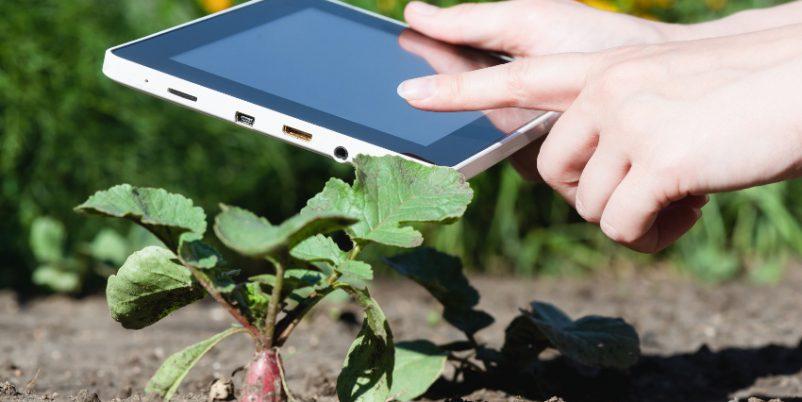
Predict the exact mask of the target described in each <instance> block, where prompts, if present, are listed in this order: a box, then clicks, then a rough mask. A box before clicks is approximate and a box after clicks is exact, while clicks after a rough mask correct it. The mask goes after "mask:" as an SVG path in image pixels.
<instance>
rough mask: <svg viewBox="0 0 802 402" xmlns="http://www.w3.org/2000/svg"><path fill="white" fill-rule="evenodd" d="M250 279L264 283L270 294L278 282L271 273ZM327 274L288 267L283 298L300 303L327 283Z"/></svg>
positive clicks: (282, 292) (282, 287)
mask: <svg viewBox="0 0 802 402" xmlns="http://www.w3.org/2000/svg"><path fill="white" fill-rule="evenodd" d="M249 280H250V281H253V282H257V283H259V284H261V285H264V287H265V292H266V293H268V294H270V292H272V289H273V286H274V285H275V283H276V276H275V275H271V274H262V275H256V276H252V277H250V278H249ZM325 280H326V275H325V274H323V273H322V272H318V271H312V270H309V269H288V270H286V271H284V282H283V283H282V286H281V298H282V300H283V299H286V298H289V299H290V300H292V301H294V302H296V303H298V302H301V301H302V300H304V299H305V298H307V297H308V296H309V295H310V294H311V293H312V292H313V291H314V290H315V289H317V288H318V287H320V286H323V285H325Z"/></svg>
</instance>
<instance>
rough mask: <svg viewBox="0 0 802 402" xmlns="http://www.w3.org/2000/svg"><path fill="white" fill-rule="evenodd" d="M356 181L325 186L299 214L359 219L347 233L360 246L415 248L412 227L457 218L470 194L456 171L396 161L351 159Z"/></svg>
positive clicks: (331, 182) (392, 158)
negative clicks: (331, 215)
mask: <svg viewBox="0 0 802 402" xmlns="http://www.w3.org/2000/svg"><path fill="white" fill-rule="evenodd" d="M354 166H355V168H356V180H354V184H353V186H349V185H348V184H346V183H345V182H343V181H342V180H339V179H332V180H329V182H328V183H326V186H325V188H324V189H323V191H322V192H320V193H319V194H317V195H316V196H315V197H313V198H312V199H311V200H309V202H308V203H307V206H306V208H304V210H303V211H302V212H307V213H309V212H317V213H322V212H335V211H336V212H340V213H344V214H348V215H355V216H358V217H359V222H357V223H355V224H354V225H353V226H351V227H350V228H348V233H349V235H350V236H351V237H352V238H353V239H355V240H357V241H358V242H361V243H365V242H371V241H372V242H375V243H382V244H387V245H391V246H398V247H416V246H419V245H420V244H421V243H422V242H423V235H421V233H420V232H418V231H417V230H415V229H413V228H412V227H410V226H406V225H404V224H405V223H410V222H447V221H451V220H453V219H456V218H459V217H460V216H462V214H463V213H465V209H466V208H467V206H468V204H469V203H470V202H471V198H473V191H472V190H471V188H470V186H469V185H468V183H466V182H465V178H464V177H463V176H462V175H461V174H460V173H459V172H457V171H456V170H454V169H451V168H446V167H431V166H424V165H421V164H419V163H416V162H413V161H409V160H407V159H404V158H401V157H397V156H384V157H378V158H377V157H369V156H364V155H359V156H357V157H356V158H355V159H354Z"/></svg>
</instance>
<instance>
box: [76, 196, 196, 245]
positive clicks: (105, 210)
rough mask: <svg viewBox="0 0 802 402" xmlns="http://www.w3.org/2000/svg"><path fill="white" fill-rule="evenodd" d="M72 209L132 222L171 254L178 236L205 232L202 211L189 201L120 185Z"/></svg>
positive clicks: (180, 197)
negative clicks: (153, 235)
mask: <svg viewBox="0 0 802 402" xmlns="http://www.w3.org/2000/svg"><path fill="white" fill-rule="evenodd" d="M75 209H76V210H78V211H81V212H84V213H89V214H94V215H101V216H109V217H116V218H125V219H129V220H132V221H134V222H136V223H138V224H140V225H142V226H144V227H145V228H147V229H148V230H150V231H151V232H152V233H153V234H155V235H156V237H158V238H159V240H161V241H162V242H164V244H165V245H167V247H168V248H170V249H171V250H175V249H176V248H177V247H178V242H179V238H180V237H181V235H182V234H184V233H188V232H193V233H197V234H203V233H204V232H205V231H206V214H204V212H203V209H201V208H200V207H196V206H194V205H193V204H192V200H190V199H189V198H186V197H184V196H182V195H180V194H172V193H168V192H167V191H165V190H162V189H157V188H141V187H133V186H131V185H129V184H120V185H118V186H114V187H112V188H110V189H108V190H105V191H98V192H97V193H95V194H94V195H92V196H91V197H89V199H87V200H86V202H84V203H83V204H81V205H79V206H78V207H76V208H75Z"/></svg>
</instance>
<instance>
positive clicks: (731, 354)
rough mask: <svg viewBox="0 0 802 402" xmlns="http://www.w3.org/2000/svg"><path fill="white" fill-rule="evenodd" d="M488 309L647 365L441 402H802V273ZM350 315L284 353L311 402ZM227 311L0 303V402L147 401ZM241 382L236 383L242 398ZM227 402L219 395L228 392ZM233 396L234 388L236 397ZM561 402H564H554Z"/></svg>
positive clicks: (195, 384) (220, 360)
mask: <svg viewBox="0 0 802 402" xmlns="http://www.w3.org/2000/svg"><path fill="white" fill-rule="evenodd" d="M473 283H474V285H475V286H476V287H477V288H479V291H480V293H481V294H482V295H483V299H482V303H481V305H480V307H481V308H483V309H485V310H487V311H488V312H490V313H491V314H493V315H495V316H496V318H497V323H496V324H495V325H494V326H492V327H491V328H489V329H487V330H484V331H482V332H480V333H479V335H478V337H479V340H480V341H483V342H487V343H488V344H489V345H493V346H500V342H501V340H502V339H503V329H504V325H506V323H507V322H509V321H510V320H511V319H512V317H513V316H514V315H515V313H516V311H517V309H518V308H519V307H524V306H526V304H527V303H528V302H529V301H531V300H533V299H539V300H543V301H549V302H552V303H555V304H556V305H558V306H560V307H562V308H563V309H565V310H566V311H567V312H569V313H570V314H572V315H573V316H580V315H585V314H604V315H611V316H621V317H624V318H625V319H626V320H627V321H629V322H630V323H632V324H634V325H635V327H636V328H637V329H638V331H639V332H640V334H641V338H642V344H643V345H642V346H643V352H644V357H643V358H642V360H641V361H640V363H639V364H638V365H637V366H635V367H634V368H632V369H631V370H629V371H628V372H626V373H620V372H607V371H601V372H589V371H588V370H587V369H581V368H577V367H575V366H574V365H572V364H571V363H570V362H567V361H565V360H564V359H562V358H559V357H553V358H552V359H551V360H549V361H548V362H547V363H546V364H545V365H544V367H543V369H542V372H541V374H540V376H539V377H537V378H535V379H533V378H531V377H530V378H528V379H520V380H519V379H509V378H508V379H495V380H486V381H482V380H479V381H471V383H470V384H454V383H450V382H448V381H446V380H445V379H441V381H440V382H438V383H437V384H436V385H435V387H434V388H433V389H432V391H431V392H430V394H429V395H427V398H428V399H449V398H455V399H452V400H456V401H459V400H460V399H459V398H464V400H470V401H479V400H488V401H496V400H520V401H527V400H537V401H542V400H547V399H549V398H550V397H552V396H558V397H560V398H562V399H563V400H564V401H566V402H585V401H587V402H590V401H594V402H598V401H672V402H673V401H686V402H707V401H728V400H738V401H741V400H742V401H746V400H747V399H748V397H750V396H757V397H760V398H761V399H765V400H768V399H771V398H780V399H782V400H783V401H786V402H790V401H802V398H797V397H800V396H802V347H800V339H801V338H802V314H800V311H802V297H800V292H799V289H802V270H800V269H795V270H792V271H790V272H789V275H788V277H787V278H786V279H785V280H784V281H783V282H782V283H780V284H777V285H774V286H757V285H750V284H745V283H731V284H726V285H722V286H705V285H699V284H697V283H694V282H692V281H690V280H686V279H683V278H679V277H677V276H676V275H671V274H668V273H667V271H665V270H663V271H660V272H657V273H655V272H652V273H645V274H643V273H641V274H631V273H630V274H626V273H624V274H616V275H615V276H614V277H613V276H601V277H592V278H591V277H586V278H563V279H538V280H527V279H514V280H507V279H504V280H501V279H490V278H474V280H473ZM373 294H374V295H375V296H376V297H377V298H378V299H379V301H380V303H381V305H382V306H383V308H384V310H385V313H386V314H387V316H388V317H389V318H390V321H391V326H392V328H393V331H394V333H395V337H396V339H397V340H407V339H415V338H426V339H430V340H432V341H434V342H437V343H440V342H448V341H451V340H458V339H460V334H459V333H457V332H456V331H454V330H452V329H451V328H449V327H448V326H447V324H445V323H443V322H432V316H433V315H435V312H437V311H438V307H437V304H436V303H435V302H434V301H433V300H432V299H431V298H430V297H429V296H428V295H427V294H425V293H424V292H423V291H421V289H419V288H418V287H417V286H415V285H414V284H412V283H410V282H408V281H406V280H402V279H398V280H384V281H380V282H379V283H377V284H376V286H375V289H374V291H373ZM357 317H359V315H358V310H357V309H355V308H354V306H352V305H349V304H347V303H342V304H337V303H329V304H326V305H322V306H320V307H319V308H318V309H317V310H316V313H315V314H313V315H312V316H311V317H310V318H309V319H308V320H307V321H306V322H305V323H303V324H302V326H301V327H300V328H299V329H298V331H297V332H296V333H295V334H294V339H292V340H291V341H290V343H289V345H288V346H287V347H286V348H285V350H284V352H283V357H284V361H285V365H286V371H287V376H288V381H289V384H290V387H291V390H292V391H293V393H294V395H295V397H296V398H297V399H298V400H302V401H334V400H336V397H335V396H334V384H335V379H336V375H337V372H338V370H339V367H340V366H341V365H342V360H343V357H344V355H345V352H346V350H347V348H348V346H349V344H350V342H351V341H352V339H353V338H354V336H355V335H356V332H357V330H358V323H357V322H356V321H357ZM229 323H230V321H229V319H228V317H227V316H226V314H225V312H223V311H222V310H221V309H220V308H218V307H216V306H215V305H213V304H211V303H201V304H197V305H194V306H191V307H189V308H185V309H183V310H181V311H179V312H177V313H175V314H174V315H173V316H171V317H169V318H167V319H165V320H163V321H162V322H159V323H157V324H156V325H154V326H152V327H149V328H147V329H144V330H141V331H127V330H124V329H122V328H120V326H119V325H118V324H116V323H115V322H114V321H112V320H111V318H110V317H109V314H108V311H107V310H106V306H105V303H104V301H103V300H102V299H101V298H89V299H84V300H79V301H75V300H71V299H66V298H59V297H54V298H48V299H43V300H35V301H32V302H29V303H25V304H23V305H19V303H17V302H16V301H15V299H14V297H13V296H12V295H11V294H0V400H14V401H17V400H19V401H33V400H46V399H51V400H78V401H96V400H103V401H106V400H114V399H122V400H141V399H142V396H141V395H142V389H143V388H144V385H145V383H146V382H147V379H148V378H149V376H150V375H151V374H152V373H153V372H154V371H155V370H156V368H157V367H158V366H159V363H160V362H161V361H162V359H164V358H165V356H167V355H169V354H170V353H172V352H174V351H176V350H179V349H181V348H182V347H184V346H187V345H188V344H190V343H193V342H195V341H197V340H200V339H203V338H205V337H207V336H210V335H212V334H213V333H215V332H216V331H219V330H221V329H224V328H226V327H227V326H228V325H229ZM250 353H251V345H250V344H249V341H248V339H247V338H246V337H236V338H231V339H229V340H226V341H224V342H223V343H222V344H221V345H220V346H219V347H218V348H217V349H214V350H213V351H212V352H211V353H210V354H209V355H207V356H206V357H205V358H204V359H203V360H201V362H200V363H199V364H198V366H197V367H196V368H195V370H193V371H192V372H191V373H190V374H189V376H188V377H187V379H186V380H185V382H184V385H183V386H182V387H181V390H180V392H179V394H178V396H177V397H176V399H178V400H207V398H208V394H209V389H210V386H211V384H212V383H213V382H214V380H215V379H216V378H227V377H230V376H231V374H232V371H234V370H235V369H236V368H237V367H238V366H239V365H241V364H243V363H246V362H247V361H248V360H249V357H250ZM240 376H241V374H236V375H235V376H234V384H235V385H237V384H238V381H239V377H240ZM215 388H216V391H215V392H220V389H219V388H220V387H219V386H218V387H215ZM223 388H224V389H225V387H223ZM554 400H558V399H556V398H555V399H554Z"/></svg>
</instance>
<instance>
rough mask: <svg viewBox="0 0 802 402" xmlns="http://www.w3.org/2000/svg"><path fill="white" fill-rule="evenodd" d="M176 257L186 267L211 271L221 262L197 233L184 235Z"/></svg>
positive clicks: (214, 251) (212, 248)
mask: <svg viewBox="0 0 802 402" xmlns="http://www.w3.org/2000/svg"><path fill="white" fill-rule="evenodd" d="M178 256H179V258H180V259H181V261H183V262H184V263H185V264H187V265H191V266H193V267H195V268H198V269H212V268H215V267H217V266H218V265H220V264H221V263H222V262H223V257H222V256H221V255H220V253H218V252H217V250H215V249H214V247H212V246H210V245H208V244H206V243H204V242H203V236H201V235H199V234H197V233H190V234H186V235H184V236H183V237H182V238H181V244H180V245H179V246H178Z"/></svg>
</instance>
